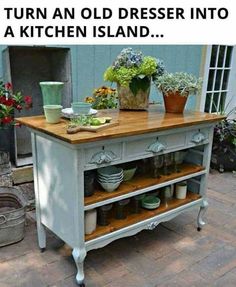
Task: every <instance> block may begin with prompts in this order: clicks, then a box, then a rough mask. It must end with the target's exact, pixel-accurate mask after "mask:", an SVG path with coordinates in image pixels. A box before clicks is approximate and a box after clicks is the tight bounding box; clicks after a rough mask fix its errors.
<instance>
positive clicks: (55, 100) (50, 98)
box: [39, 81, 64, 105]
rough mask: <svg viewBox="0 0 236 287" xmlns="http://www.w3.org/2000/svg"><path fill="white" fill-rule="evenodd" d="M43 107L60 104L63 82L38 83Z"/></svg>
mask: <svg viewBox="0 0 236 287" xmlns="http://www.w3.org/2000/svg"><path fill="white" fill-rule="evenodd" d="M39 85H40V88H41V91H42V95H43V104H44V105H61V104H62V89H63V86H64V83H63V82H53V81H47V82H40V83H39Z"/></svg>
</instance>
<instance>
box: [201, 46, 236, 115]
mask: <svg viewBox="0 0 236 287" xmlns="http://www.w3.org/2000/svg"><path fill="white" fill-rule="evenodd" d="M233 50H234V47H233V46H223V45H213V46H210V47H209V50H208V57H209V59H208V80H207V83H206V84H205V103H204V111H205V112H209V113H215V112H221V111H224V110H225V108H226V106H227V103H228V102H229V99H230V97H229V79H230V74H231V70H232V55H233ZM205 76H207V75H206V73H205ZM203 90H204V89H203Z"/></svg>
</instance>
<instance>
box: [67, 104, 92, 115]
mask: <svg viewBox="0 0 236 287" xmlns="http://www.w3.org/2000/svg"><path fill="white" fill-rule="evenodd" d="M91 106H92V104H90V103H85V102H73V103H71V108H72V110H73V113H74V114H75V115H87V114H88V113H89V112H90V108H91Z"/></svg>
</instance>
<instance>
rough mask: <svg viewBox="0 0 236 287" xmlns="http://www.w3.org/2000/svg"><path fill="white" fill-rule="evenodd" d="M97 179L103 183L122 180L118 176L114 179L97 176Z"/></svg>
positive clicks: (120, 176)
mask: <svg viewBox="0 0 236 287" xmlns="http://www.w3.org/2000/svg"><path fill="white" fill-rule="evenodd" d="M98 179H99V180H100V181H105V182H110V181H111V182H113V181H119V180H123V175H119V176H116V177H110V176H109V177H108V176H102V175H98Z"/></svg>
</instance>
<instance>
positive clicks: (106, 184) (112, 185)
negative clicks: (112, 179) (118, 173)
mask: <svg viewBox="0 0 236 287" xmlns="http://www.w3.org/2000/svg"><path fill="white" fill-rule="evenodd" d="M99 183H100V185H101V186H102V188H103V189H105V190H106V191H108V192H112V191H114V190H116V189H117V188H118V187H119V185H120V182H116V183H109V182H99Z"/></svg>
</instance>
